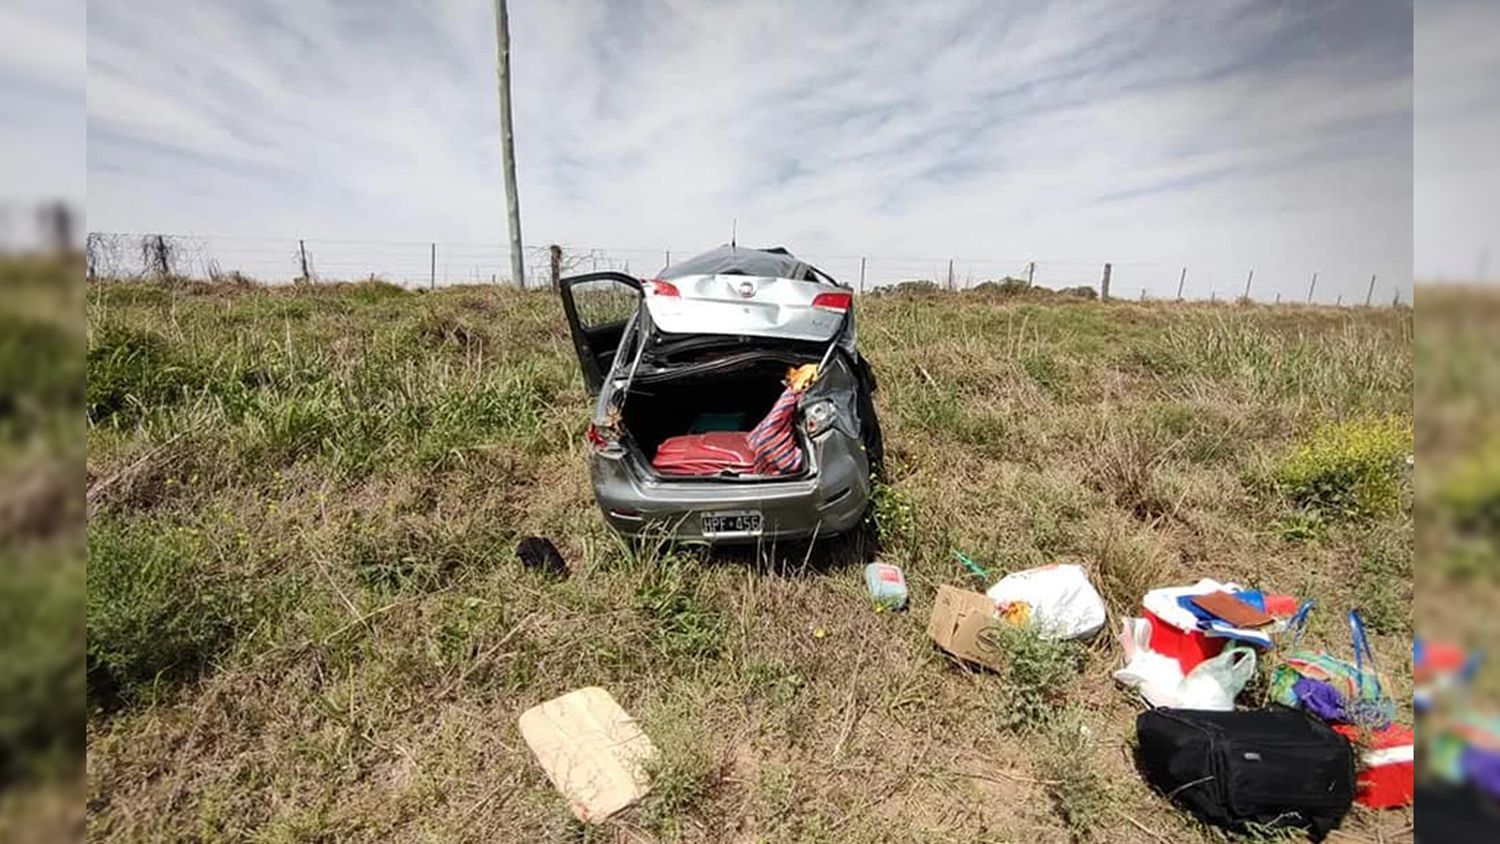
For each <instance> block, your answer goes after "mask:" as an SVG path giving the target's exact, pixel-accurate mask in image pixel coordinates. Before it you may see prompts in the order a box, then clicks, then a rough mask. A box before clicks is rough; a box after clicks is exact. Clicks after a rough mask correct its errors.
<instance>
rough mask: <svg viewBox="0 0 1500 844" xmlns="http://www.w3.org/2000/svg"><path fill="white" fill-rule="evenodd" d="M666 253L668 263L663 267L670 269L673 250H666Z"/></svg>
mask: <svg viewBox="0 0 1500 844" xmlns="http://www.w3.org/2000/svg"><path fill="white" fill-rule="evenodd" d="M666 253H667V262H666V263H665V264H663V265H662V266H665V267H670V266H672V250H670V249H668V250H666Z"/></svg>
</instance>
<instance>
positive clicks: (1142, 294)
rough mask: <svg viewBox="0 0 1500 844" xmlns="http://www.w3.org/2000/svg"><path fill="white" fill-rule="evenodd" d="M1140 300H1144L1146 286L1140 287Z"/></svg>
mask: <svg viewBox="0 0 1500 844" xmlns="http://www.w3.org/2000/svg"><path fill="white" fill-rule="evenodd" d="M1141 301H1142V302H1144V301H1146V288H1144V287H1142V288H1141Z"/></svg>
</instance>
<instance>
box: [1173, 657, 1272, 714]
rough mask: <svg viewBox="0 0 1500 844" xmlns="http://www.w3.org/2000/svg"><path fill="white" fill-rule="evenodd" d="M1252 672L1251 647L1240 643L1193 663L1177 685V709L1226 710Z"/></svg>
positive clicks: (1248, 680)
mask: <svg viewBox="0 0 1500 844" xmlns="http://www.w3.org/2000/svg"><path fill="white" fill-rule="evenodd" d="M1254 674H1255V649H1254V648H1250V647H1246V646H1244V645H1234V646H1232V647H1228V648H1225V649H1224V651H1223V653H1220V654H1219V655H1218V656H1216V657H1214V658H1212V659H1205V660H1204V661H1202V662H1200V663H1198V664H1197V665H1195V666H1193V670H1192V671H1189V672H1188V675H1187V677H1185V678H1183V680H1182V685H1180V686H1178V687H1177V706H1178V708H1180V709H1217V710H1219V711H1221V712H1229V711H1232V710H1233V709H1234V699H1235V698H1236V697H1239V694H1240V692H1241V691H1242V690H1243V689H1244V688H1245V684H1246V683H1248V682H1250V678H1251V676H1253V675H1254Z"/></svg>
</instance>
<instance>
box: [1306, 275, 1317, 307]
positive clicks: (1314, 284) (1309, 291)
mask: <svg viewBox="0 0 1500 844" xmlns="http://www.w3.org/2000/svg"><path fill="white" fill-rule="evenodd" d="M1317 289H1318V274H1317V273H1313V277H1312V283H1311V284H1309V285H1307V304H1309V305H1311V304H1312V295H1313V291H1314V290H1317Z"/></svg>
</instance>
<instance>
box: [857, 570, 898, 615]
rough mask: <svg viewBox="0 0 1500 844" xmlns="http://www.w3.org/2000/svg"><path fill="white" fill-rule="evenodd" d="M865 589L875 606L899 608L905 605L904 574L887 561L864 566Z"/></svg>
mask: <svg viewBox="0 0 1500 844" xmlns="http://www.w3.org/2000/svg"><path fill="white" fill-rule="evenodd" d="M865 589H866V590H867V591H868V592H869V594H870V600H872V601H874V602H875V604H876V606H880V607H885V608H886V609H892V610H899V609H903V608H905V607H906V599H907V591H906V575H905V574H904V573H902V571H901V569H900V568H899V567H898V566H893V565H891V564H889V563H870V564H869V565H867V566H865Z"/></svg>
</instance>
